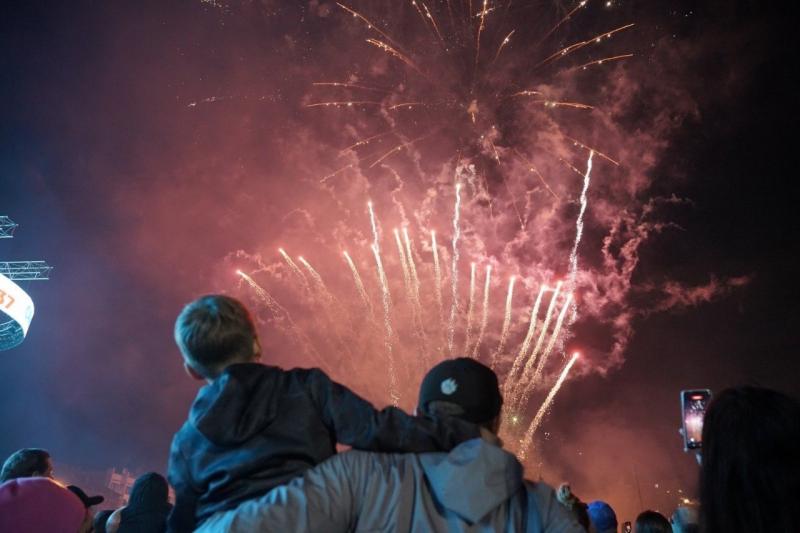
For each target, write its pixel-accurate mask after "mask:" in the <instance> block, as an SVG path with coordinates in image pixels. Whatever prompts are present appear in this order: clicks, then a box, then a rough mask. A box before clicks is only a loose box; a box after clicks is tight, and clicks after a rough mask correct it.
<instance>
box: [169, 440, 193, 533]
mask: <svg viewBox="0 0 800 533" xmlns="http://www.w3.org/2000/svg"><path fill="white" fill-rule="evenodd" d="M167 478H168V479H169V483H170V485H172V489H173V490H174V491H175V505H174V506H173V507H172V511H171V512H170V513H169V517H168V518H167V532H168V533H184V532H186V531H194V527H195V510H196V502H197V498H198V494H197V493H196V492H195V491H194V489H193V488H192V485H191V481H190V480H191V478H190V477H189V470H188V468H187V464H186V460H185V459H184V457H183V453H182V452H181V451H180V448H179V446H178V445H177V443H176V442H174V441H173V443H172V447H171V449H170V453H169V466H168V468H167Z"/></svg>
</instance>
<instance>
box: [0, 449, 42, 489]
mask: <svg viewBox="0 0 800 533" xmlns="http://www.w3.org/2000/svg"><path fill="white" fill-rule="evenodd" d="M21 477H49V478H52V477H53V463H52V462H51V461H50V454H49V453H48V452H47V450H42V449H41V448H22V449H21V450H17V451H16V452H14V453H12V454H11V455H10V456H9V457H8V459H6V462H5V463H3V470H2V471H0V483H2V482H4V481H8V480H11V479H17V478H21Z"/></svg>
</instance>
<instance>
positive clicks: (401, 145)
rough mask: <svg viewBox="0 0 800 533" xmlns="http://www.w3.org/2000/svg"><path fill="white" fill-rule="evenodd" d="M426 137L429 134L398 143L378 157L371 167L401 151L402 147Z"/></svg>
mask: <svg viewBox="0 0 800 533" xmlns="http://www.w3.org/2000/svg"><path fill="white" fill-rule="evenodd" d="M425 137H428V135H423V136H422V137H417V138H416V139H412V140H410V141H408V142H406V143H403V144H398V145H397V146H395V147H394V148H392V149H391V150H389V151H388V152H386V153H385V154H383V155H381V156H380V157H379V158H378V159H376V160H375V162H374V163H372V164H371V165H370V166H369V168H372V167H374V166H375V165H377V164H378V163H380V162H381V161H383V160H384V159H386V158H387V157H389V156H390V155H392V154H395V153H397V152H399V151H400V150H402V149H403V148H405V147H406V146H411V145H412V144H414V143H416V142H419V141H421V140H422V139H424V138H425Z"/></svg>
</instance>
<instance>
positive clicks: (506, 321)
mask: <svg viewBox="0 0 800 533" xmlns="http://www.w3.org/2000/svg"><path fill="white" fill-rule="evenodd" d="M516 281H517V278H516V276H511V279H510V280H509V281H508V293H507V294H506V312H505V316H504V318H503V328H502V329H501V330H500V343H499V344H498V345H497V350H496V351H495V352H494V356H493V357H492V362H491V366H492V368H494V366H495V364H496V363H497V356H498V355H500V354H501V353H502V352H503V350H505V348H506V341H507V340H508V332H509V330H510V329H511V314H512V305H511V304H512V300H513V298H514V283H515V282H516Z"/></svg>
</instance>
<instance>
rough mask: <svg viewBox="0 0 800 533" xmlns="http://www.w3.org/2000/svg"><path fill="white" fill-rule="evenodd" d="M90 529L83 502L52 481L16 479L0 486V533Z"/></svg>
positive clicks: (69, 532) (67, 532) (74, 532)
mask: <svg viewBox="0 0 800 533" xmlns="http://www.w3.org/2000/svg"><path fill="white" fill-rule="evenodd" d="M91 528H92V517H91V515H90V514H89V513H88V512H87V510H86V507H84V505H83V503H82V502H81V500H80V499H79V498H78V497H77V496H76V495H75V494H73V493H72V492H70V491H68V490H67V489H66V488H65V487H64V486H62V485H61V484H59V483H57V482H55V481H53V480H52V479H49V478H45V477H27V478H16V479H12V480H10V481H6V482H5V483H3V484H2V485H0V531H3V532H5V531H8V532H12V531H13V532H15V533H23V532H24V533H83V532H86V531H91Z"/></svg>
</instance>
